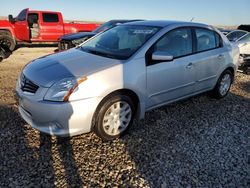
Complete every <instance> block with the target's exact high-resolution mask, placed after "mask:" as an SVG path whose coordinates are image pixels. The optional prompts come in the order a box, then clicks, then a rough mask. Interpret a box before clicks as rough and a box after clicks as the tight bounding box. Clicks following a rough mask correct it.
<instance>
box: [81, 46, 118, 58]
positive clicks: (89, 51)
mask: <svg viewBox="0 0 250 188" xmlns="http://www.w3.org/2000/svg"><path fill="white" fill-rule="evenodd" d="M81 49H82V50H83V51H85V52H88V53H91V54H94V55H99V56H102V57H107V58H111V59H120V58H118V57H117V56H115V55H112V54H109V53H105V52H101V51H98V50H95V49H89V48H84V47H82V46H81Z"/></svg>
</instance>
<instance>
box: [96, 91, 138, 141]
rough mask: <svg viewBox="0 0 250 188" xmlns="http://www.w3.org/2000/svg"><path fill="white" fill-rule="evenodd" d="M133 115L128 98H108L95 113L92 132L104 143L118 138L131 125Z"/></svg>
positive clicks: (118, 96) (130, 101) (123, 96)
mask: <svg viewBox="0 0 250 188" xmlns="http://www.w3.org/2000/svg"><path fill="white" fill-rule="evenodd" d="M119 109H120V110H119ZM122 111H123V113H121V112H122ZM122 114H123V115H122ZM134 114H135V106H134V103H133V101H132V100H131V98H130V97H128V96H126V95H122V94H118V95H115V96H111V97H108V98H106V99H104V101H103V102H101V104H100V106H99V107H98V109H97V111H96V113H95V117H94V121H93V123H94V124H93V131H94V132H95V133H96V135H97V136H99V137H100V138H101V139H102V140H104V141H111V140H114V139H116V138H119V137H120V136H121V135H123V134H124V133H125V132H126V131H127V130H128V128H129V127H130V126H131V124H132V123H133V119H134ZM122 119H123V120H124V121H122Z"/></svg>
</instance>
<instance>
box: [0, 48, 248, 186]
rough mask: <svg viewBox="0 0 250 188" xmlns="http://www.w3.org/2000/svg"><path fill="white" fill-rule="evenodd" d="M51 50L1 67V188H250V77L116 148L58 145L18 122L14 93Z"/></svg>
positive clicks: (72, 141)
mask: <svg viewBox="0 0 250 188" xmlns="http://www.w3.org/2000/svg"><path fill="white" fill-rule="evenodd" d="M54 50H55V48H53V47H45V48H27V47H23V48H19V49H17V50H16V51H15V52H14V53H13V54H12V55H11V56H10V57H9V58H8V59H6V60H4V61H3V62H2V63H0V128H1V131H0V134H1V136H0V177H1V178H0V187H7V186H9V187H17V186H21V187H27V186H30V187H35V186H37V185H41V186H43V187H55V186H56V187H81V186H87V187H89V186H91V187H104V186H107V187H114V186H118V185H125V186H126V187H173V186H174V187H190V186H191V187H249V184H250V175H249V172H250V165H249V156H250V153H249V139H250V113H249V109H250V75H244V74H242V73H237V76H236V79H235V83H234V85H233V86H232V88H231V90H230V93H229V95H228V96H227V97H226V98H224V99H221V100H215V99H212V98H210V97H209V96H208V95H207V94H203V95H200V96H196V97H193V98H191V99H187V100H184V101H181V102H177V103H174V104H171V105H168V106H165V107H161V108H159V109H156V110H152V111H150V112H148V113H147V114H146V117H145V119H144V120H141V121H135V122H134V124H133V126H132V128H131V129H130V130H129V133H128V134H127V135H125V136H124V137H122V138H121V139H119V140H115V141H114V142H102V141H101V140H100V139H99V138H98V137H97V136H95V134H93V133H89V134H83V135H80V136H76V137H73V138H56V137H51V136H48V135H44V134H40V133H39V132H38V131H36V130H34V129H33V128H31V127H30V126H29V125H27V124H26V123H25V122H24V121H23V120H22V118H21V117H20V116H19V113H18V109H17V103H16V101H15V99H14V92H13V91H14V89H15V84H16V80H17V77H18V74H19V73H20V71H21V69H22V68H23V67H24V66H25V64H26V63H27V62H29V61H30V60H32V59H34V58H37V57H40V56H43V55H47V54H49V53H53V51H54Z"/></svg>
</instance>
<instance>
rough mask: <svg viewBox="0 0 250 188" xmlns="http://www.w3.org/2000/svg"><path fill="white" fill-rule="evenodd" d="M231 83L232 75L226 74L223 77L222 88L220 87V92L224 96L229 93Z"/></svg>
mask: <svg viewBox="0 0 250 188" xmlns="http://www.w3.org/2000/svg"><path fill="white" fill-rule="evenodd" d="M230 85H231V76H230V75H229V74H225V75H224V76H223V77H222V79H221V82H220V88H219V91H220V94H221V95H222V96H224V95H226V94H227V92H228V90H229V88H230Z"/></svg>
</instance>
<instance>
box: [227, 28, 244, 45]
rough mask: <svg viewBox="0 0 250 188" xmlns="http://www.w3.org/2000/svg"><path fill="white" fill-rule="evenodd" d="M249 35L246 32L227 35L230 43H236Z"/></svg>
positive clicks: (233, 32)
mask: <svg viewBox="0 0 250 188" xmlns="http://www.w3.org/2000/svg"><path fill="white" fill-rule="evenodd" d="M245 34H247V32H246V31H232V32H231V33H229V34H228V35H227V38H228V40H229V41H232V42H236V41H237V40H238V39H239V38H241V37H243V36H244V35H245Z"/></svg>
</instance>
